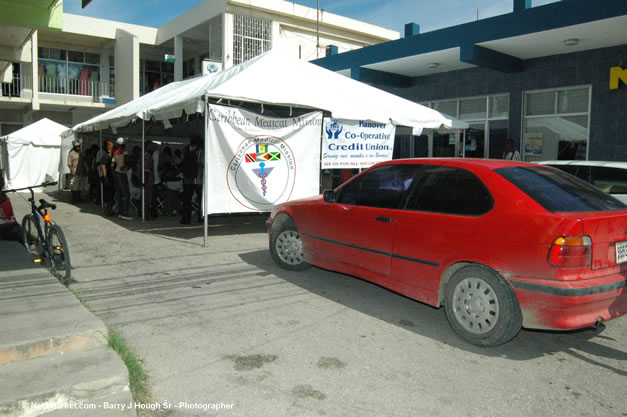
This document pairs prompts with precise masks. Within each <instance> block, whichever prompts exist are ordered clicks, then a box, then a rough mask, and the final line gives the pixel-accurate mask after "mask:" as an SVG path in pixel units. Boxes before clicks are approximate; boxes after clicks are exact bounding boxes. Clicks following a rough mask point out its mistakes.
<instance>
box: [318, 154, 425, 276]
mask: <svg viewBox="0 0 627 417" xmlns="http://www.w3.org/2000/svg"><path fill="white" fill-rule="evenodd" d="M417 167H418V166H416V165H409V164H397V165H384V166H380V167H378V168H375V169H373V170H369V171H366V172H364V173H363V174H361V175H359V176H357V177H355V178H354V179H353V180H352V181H350V182H349V183H347V184H346V185H345V186H344V187H342V189H341V190H339V192H338V194H337V202H336V203H333V204H327V205H324V206H323V207H322V209H321V210H320V213H319V216H320V219H322V221H323V222H324V225H325V226H324V229H323V230H322V229H321V235H320V236H316V238H317V239H318V240H319V241H320V240H321V241H323V242H321V243H320V245H321V246H322V247H323V248H324V249H323V250H324V253H325V255H327V256H330V257H333V258H335V259H338V260H340V261H341V262H344V263H346V264H349V265H353V266H356V267H359V268H362V269H366V270H368V271H371V272H374V273H377V274H382V275H389V274H390V272H391V262H392V261H391V257H392V245H393V243H394V234H395V227H396V226H395V225H396V217H397V216H398V214H399V207H400V206H401V204H402V203H403V201H404V199H405V197H406V192H407V190H408V188H409V186H410V185H411V183H412V182H413V179H414V172H415V171H416V169H417Z"/></svg>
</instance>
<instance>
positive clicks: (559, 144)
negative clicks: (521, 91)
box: [522, 87, 590, 161]
mask: <svg viewBox="0 0 627 417" xmlns="http://www.w3.org/2000/svg"><path fill="white" fill-rule="evenodd" d="M589 97H590V87H579V88H570V89H561V90H552V91H541V92H529V93H526V94H525V106H526V112H525V114H526V116H525V119H524V128H523V144H522V154H523V159H524V160H525V161H542V160H555V159H559V160H571V159H575V160H585V159H587V155H588V136H589V113H590V110H589V109H590V103H589Z"/></svg>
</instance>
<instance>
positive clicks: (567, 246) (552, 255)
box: [549, 236, 592, 268]
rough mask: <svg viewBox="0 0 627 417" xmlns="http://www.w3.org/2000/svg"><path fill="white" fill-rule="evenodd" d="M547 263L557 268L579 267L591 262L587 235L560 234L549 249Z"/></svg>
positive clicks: (589, 243) (590, 243) (590, 242)
mask: <svg viewBox="0 0 627 417" xmlns="http://www.w3.org/2000/svg"><path fill="white" fill-rule="evenodd" d="M549 264H551V266H554V267H557V268H581V267H585V266H590V265H591V264H592V240H590V237H589V236H561V237H558V238H557V239H555V240H554V241H553V244H552V245H551V249H550V250H549Z"/></svg>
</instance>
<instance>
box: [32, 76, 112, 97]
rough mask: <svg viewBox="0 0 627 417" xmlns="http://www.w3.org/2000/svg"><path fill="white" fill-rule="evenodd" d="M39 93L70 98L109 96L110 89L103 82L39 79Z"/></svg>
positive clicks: (55, 78)
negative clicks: (64, 95) (68, 96)
mask: <svg viewBox="0 0 627 417" xmlns="http://www.w3.org/2000/svg"><path fill="white" fill-rule="evenodd" d="M39 92H40V93H52V94H66V95H71V96H91V97H94V98H100V96H111V93H112V92H111V88H110V86H109V83H108V82H105V81H90V80H81V79H77V78H59V77H48V76H43V77H39Z"/></svg>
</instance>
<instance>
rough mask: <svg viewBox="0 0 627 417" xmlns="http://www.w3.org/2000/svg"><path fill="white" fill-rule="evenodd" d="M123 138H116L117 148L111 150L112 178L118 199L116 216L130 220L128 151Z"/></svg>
mask: <svg viewBox="0 0 627 417" xmlns="http://www.w3.org/2000/svg"><path fill="white" fill-rule="evenodd" d="M125 142H126V141H125V140H124V138H118V139H117V140H116V143H117V148H116V149H115V151H114V152H113V161H112V163H111V165H112V167H113V178H114V179H115V192H116V196H117V200H118V217H119V218H120V219H122V220H130V219H131V218H130V217H129V215H128V207H129V199H130V197H131V191H130V188H129V185H128V177H127V175H126V171H127V170H128V168H127V164H128V152H127V150H126V143H125Z"/></svg>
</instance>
